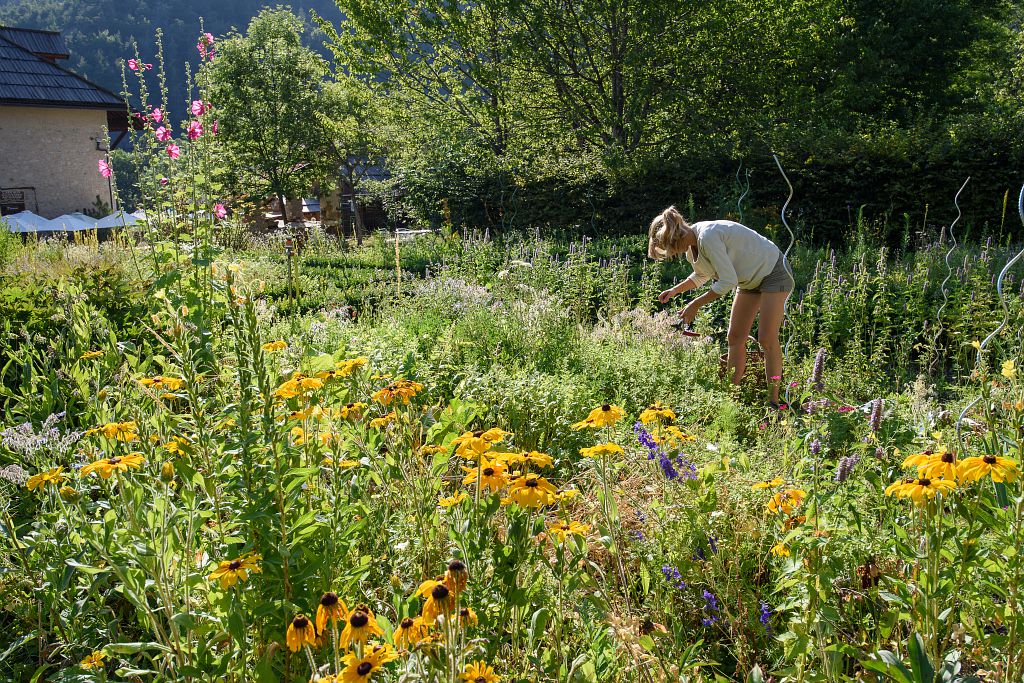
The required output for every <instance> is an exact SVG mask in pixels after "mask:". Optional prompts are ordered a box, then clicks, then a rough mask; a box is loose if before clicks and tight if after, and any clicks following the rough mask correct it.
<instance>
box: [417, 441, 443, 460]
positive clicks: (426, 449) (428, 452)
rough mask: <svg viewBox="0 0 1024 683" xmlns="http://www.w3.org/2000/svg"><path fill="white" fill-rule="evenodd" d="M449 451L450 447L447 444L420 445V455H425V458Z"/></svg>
mask: <svg viewBox="0 0 1024 683" xmlns="http://www.w3.org/2000/svg"><path fill="white" fill-rule="evenodd" d="M447 452H448V449H447V448H446V447H445V446H434V445H430V444H428V445H426V446H420V450H419V453H420V455H421V456H423V457H425V458H429V457H430V456H432V455H437V454H438V453H447Z"/></svg>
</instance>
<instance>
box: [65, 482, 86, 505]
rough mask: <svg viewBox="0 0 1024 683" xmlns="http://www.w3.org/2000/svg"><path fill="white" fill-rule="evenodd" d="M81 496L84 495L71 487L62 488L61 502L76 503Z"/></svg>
mask: <svg viewBox="0 0 1024 683" xmlns="http://www.w3.org/2000/svg"><path fill="white" fill-rule="evenodd" d="M81 495H82V494H80V493H79V492H78V491H76V490H75V489H73V488H71V487H70V486H61V487H60V497H61V500H63V501H64V502H65V503H74V502H76V501H77V500H78V499H79V497H80V496H81Z"/></svg>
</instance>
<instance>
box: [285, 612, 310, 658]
mask: <svg viewBox="0 0 1024 683" xmlns="http://www.w3.org/2000/svg"><path fill="white" fill-rule="evenodd" d="M285 642H287V644H288V649H289V650H291V651H292V652H298V651H299V650H301V649H302V647H303V646H304V645H314V644H316V629H314V628H313V622H311V621H310V620H309V617H307V616H306V615H304V614H299V615H296V617H295V618H294V619H292V623H290V624H288V632H287V633H286V634H285Z"/></svg>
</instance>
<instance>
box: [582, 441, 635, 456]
mask: <svg viewBox="0 0 1024 683" xmlns="http://www.w3.org/2000/svg"><path fill="white" fill-rule="evenodd" d="M625 454H626V451H624V450H622V446H620V445H618V444H614V443H599V444H597V445H596V446H591V447H589V448H581V449H580V455H582V456H583V457H584V458H595V459H597V458H603V457H606V456H618V455H625Z"/></svg>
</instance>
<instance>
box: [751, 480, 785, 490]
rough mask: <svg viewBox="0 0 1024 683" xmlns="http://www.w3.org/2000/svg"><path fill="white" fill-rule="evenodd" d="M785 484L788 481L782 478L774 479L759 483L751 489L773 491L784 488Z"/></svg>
mask: <svg viewBox="0 0 1024 683" xmlns="http://www.w3.org/2000/svg"><path fill="white" fill-rule="evenodd" d="M785 483H786V480H785V479H783V478H782V477H775V478H774V479H765V480H764V481H759V482H757V483H756V484H754V485H753V486H751V487H750V488H751V489H752V490H754V491H763V490H765V489H773V488H775V487H776V486H782V485H783V484H785Z"/></svg>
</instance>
